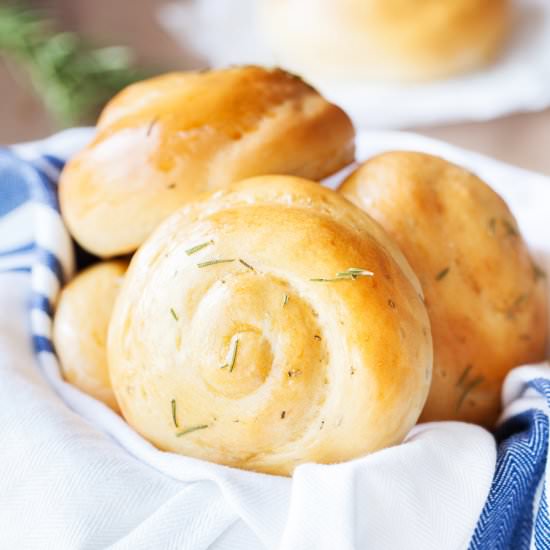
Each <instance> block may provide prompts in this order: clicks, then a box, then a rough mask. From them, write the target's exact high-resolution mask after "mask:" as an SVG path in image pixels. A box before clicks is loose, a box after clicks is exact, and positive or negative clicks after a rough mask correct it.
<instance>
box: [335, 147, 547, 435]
mask: <svg viewBox="0 0 550 550" xmlns="http://www.w3.org/2000/svg"><path fill="white" fill-rule="evenodd" d="M340 191H341V192H342V193H343V194H344V196H346V197H347V198H348V199H350V200H351V201H353V202H354V203H355V204H357V205H358V206H360V207H361V208H363V209H364V210H365V211H366V212H367V213H369V214H370V215H371V216H372V217H373V218H374V219H376V220H377V221H378V222H379V223H380V224H381V225H382V227H384V229H386V231H387V232H388V233H389V234H390V236H392V237H393V238H394V239H395V241H396V242H397V243H398V244H399V246H400V247H401V250H402V251H403V253H404V254H405V256H406V257H407V259H408V260H409V262H410V264H411V266H412V267H413V269H414V270H415V272H416V274H417V275H418V277H419V278H420V282H421V284H422V287H423V289H424V292H425V297H426V305H427V308H428V313H429V316H430V321H431V326H432V334H433V341H434V374H433V382H432V388H431V391H430V395H429V397H428V401H427V403H426V408H425V409H424V412H423V413H422V417H421V419H422V420H424V421H429V420H447V419H454V420H465V421H469V422H476V423H479V424H484V425H486V426H491V425H492V424H493V423H494V421H495V420H496V417H497V414H498V412H499V409H500V391H501V386H502V382H503V379H504V377H505V376H506V374H507V372H508V371H509V370H510V369H511V368H512V367H515V366H517V365H521V364H524V363H532V362H537V361H539V360H542V359H544V357H545V347H546V338H547V333H548V313H547V302H546V290H545V286H546V285H545V278H544V276H543V273H542V271H541V270H540V269H539V268H538V267H537V266H536V264H535V263H534V262H533V259H532V258H531V256H530V254H529V251H528V249H527V246H526V244H525V242H524V241H523V239H522V237H521V235H520V233H519V230H518V226H517V223H516V220H515V219H514V217H513V215H512V213H511V212H510V210H509V209H508V207H507V206H506V204H505V203H504V201H503V200H502V199H501V198H500V197H499V196H498V195H497V194H496V193H495V192H494V191H493V190H492V189H490V188H489V186H488V185H486V184H485V183H484V182H483V181H481V180H480V179H479V178H478V177H476V176H475V175H474V174H471V173H470V172H468V171H466V170H464V169H462V168H460V167H458V166H455V165H453V164H451V163H449V162H447V161H445V160H443V159H440V158H437V157H433V156H430V155H425V154H421V153H409V152H393V153H385V154H382V155H379V156H377V157H374V158H372V159H371V160H369V161H367V162H366V163H365V164H363V165H362V166H361V167H360V168H358V169H357V170H356V171H355V172H354V173H353V174H351V175H350V177H349V178H348V179H347V180H346V181H345V182H344V183H343V185H342V187H341V188H340Z"/></svg>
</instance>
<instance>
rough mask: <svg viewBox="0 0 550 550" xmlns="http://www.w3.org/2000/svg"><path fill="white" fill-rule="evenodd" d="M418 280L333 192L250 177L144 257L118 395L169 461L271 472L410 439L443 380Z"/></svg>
mask: <svg viewBox="0 0 550 550" xmlns="http://www.w3.org/2000/svg"><path fill="white" fill-rule="evenodd" d="M420 293H421V289H420V285H419V284H418V281H417V279H416V277H415V275H414V274H413V272H412V270H411V268H410V267H409V265H408V264H407V262H406V260H405V259H404V257H403V256H402V255H401V253H400V252H399V251H398V249H397V248H396V246H395V245H394V244H393V243H392V242H391V241H390V239H389V238H388V237H387V236H386V234H385V233H384V232H383V231H382V230H381V228H380V227H379V226H378V225H377V224H376V223H375V222H373V221H372V220H371V219H370V218H369V217H368V216H367V215H366V214H365V213H364V212H362V211H361V210H360V209H358V208H356V207H355V206H353V205H352V204H351V203H349V202H348V201H346V200H345V199H343V198H342V197H340V196H339V195H338V194H337V193H335V192H334V191H331V190H329V189H325V188H323V187H321V186H319V185H317V184H315V183H313V182H309V181H307V180H303V179H300V178H295V177H289V176H264V177H257V178H252V179H249V180H246V181H243V182H241V183H239V184H235V185H233V186H231V187H230V188H229V189H226V190H222V191H219V192H217V193H214V194H212V195H211V196H210V197H208V198H205V199H202V200H200V201H198V202H195V203H194V204H190V205H188V206H187V207H185V208H183V209H182V210H180V211H178V212H177V213H175V214H174V215H173V216H171V217H170V218H169V219H168V220H167V221H165V222H164V223H163V224H162V225H161V226H160V227H159V228H158V229H157V230H156V231H155V232H154V233H153V235H152V236H151V237H150V238H149V239H148V240H147V241H146V243H145V244H144V245H143V246H142V247H141V248H140V249H139V250H138V252H137V254H136V255H135V256H134V258H133V260H132V263H131V265H130V269H129V271H128V274H127V277H126V279H125V282H124V284H123V287H122V290H121V293H120V295H119V297H118V299H117V302H116V304H115V308H114V311H113V317H112V319H111V323H110V327H109V338H108V357H109V369H110V373H111V379H112V383H113V389H114V391H115V393H116V396H117V400H118V402H119V404H120V407H121V410H122V413H123V415H124V417H125V419H126V420H127V421H128V423H129V424H130V425H131V426H133V427H134V428H135V429H136V430H137V431H138V432H139V433H141V434H142V435H143V436H144V437H146V438H147V439H149V440H150V441H152V442H153V443H154V444H155V445H156V446H158V447H159V448H161V449H164V450H168V451H173V452H177V453H181V454H185V455H189V456H193V457H197V458H202V459H205V460H209V461H213V462H217V463H220V464H226V465H230V466H236V467H239V468H246V469H250V470H256V471H259V472H268V473H272V474H282V475H289V474H291V473H292V471H293V470H294V468H295V467H296V466H297V465H298V464H301V463H304V462H308V461H315V462H321V463H331V462H338V461H343V460H347V459H351V458H354V457H358V456H361V455H363V454H365V453H369V452H371V451H375V450H377V449H380V448H382V447H385V446H388V445H393V444H395V443H398V442H400V441H401V440H402V438H403V437H404V435H405V434H406V433H407V432H408V431H409V429H410V428H411V427H412V426H413V425H414V424H415V422H416V420H417V418H418V415H419V414H420V411H421V410H422V407H423V405H424V401H425V399H426V396H427V393H428V389H429V384H430V378H431V364H432V351H431V335H430V329H429V321H428V317H427V313H426V310H425V307H424V304H423V302H422V298H421V295H420Z"/></svg>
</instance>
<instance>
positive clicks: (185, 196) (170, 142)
mask: <svg viewBox="0 0 550 550" xmlns="http://www.w3.org/2000/svg"><path fill="white" fill-rule="evenodd" d="M353 155H354V130H353V126H352V124H351V122H350V120H349V118H348V116H347V115H346V114H345V113H344V112H343V111H342V110H341V109H339V108H338V107H336V106H335V105H332V104H331V103H329V102H328V101H326V100H325V99H324V98H323V97H321V96H320V95H319V94H318V93H317V92H316V91H315V90H314V89H313V88H312V87H310V86H309V85H307V84H306V83H304V82H303V81H302V80H300V79H299V78H297V77H295V76H292V75H290V74H289V73H286V72H284V71H281V70H278V69H274V70H268V69H263V68H260V67H236V68H231V69H225V70H217V71H208V72H188V73H172V74H167V75H164V76H160V77H157V78H152V79H150V80H146V81H143V82H140V83H137V84H134V85H132V86H130V87H128V88H127V89H126V90H124V91H122V92H121V93H120V94H118V95H117V96H116V97H115V98H114V99H113V100H112V101H111V102H110V103H109V104H108V105H107V107H106V108H105V110H104V111H103V113H102V115H101V117H100V119H99V122H98V125H97V134H96V137H95V139H94V140H93V141H92V143H91V144H90V145H89V146H88V147H86V148H85V149H84V150H83V151H82V152H81V153H80V154H78V155H76V156H75V157H74V158H73V159H72V160H71V161H70V162H69V163H68V165H67V167H66V168H65V169H64V171H63V173H62V176H61V181H60V184H59V195H60V201H61V210H62V214H63V217H64V219H65V222H66V224H67V226H68V228H69V230H70V231H71V233H72V235H73V236H74V237H75V239H76V240H77V241H78V242H79V243H80V244H81V245H82V246H83V247H84V248H86V249H87V250H89V251H91V252H93V253H95V254H96V255H99V256H102V257H109V256H114V255H119V254H124V253H128V252H131V251H133V250H135V249H136V248H137V247H138V246H139V245H140V244H141V243H142V242H143V241H144V240H145V238H146V237H147V236H148V235H149V234H150V233H151V231H152V230H153V229H154V228H155V227H156V226H157V225H158V223H159V222H161V221H162V220H164V218H166V217H167V216H168V215H169V214H171V213H172V212H174V211H175V210H177V209H178V208H180V207H181V206H182V205H184V204H186V203H187V202H189V201H190V200H193V199H194V198H195V197H196V196H197V195H198V194H200V193H202V192H204V191H212V190H215V189H218V188H223V187H225V186H226V185H228V184H229V183H231V182H233V181H236V180H239V179H242V178H245V177H249V176H255V175H260V174H270V173H276V174H292V175H297V176H303V177H307V178H311V179H314V180H317V179H321V178H323V177H325V176H327V175H329V174H331V173H333V172H335V171H337V170H338V169H340V168H341V167H343V166H345V165H346V164H348V163H349V162H351V161H352V160H353Z"/></svg>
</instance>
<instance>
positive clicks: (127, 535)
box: [0, 129, 550, 550]
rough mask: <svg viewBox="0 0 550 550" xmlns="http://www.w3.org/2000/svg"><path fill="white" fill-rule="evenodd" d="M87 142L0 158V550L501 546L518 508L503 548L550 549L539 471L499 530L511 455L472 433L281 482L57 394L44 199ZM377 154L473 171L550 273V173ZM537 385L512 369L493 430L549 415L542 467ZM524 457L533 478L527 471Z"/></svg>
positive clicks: (368, 148) (445, 428) (76, 138)
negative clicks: (517, 530) (532, 414)
mask: <svg viewBox="0 0 550 550" xmlns="http://www.w3.org/2000/svg"><path fill="white" fill-rule="evenodd" d="M90 135H91V130H88V129H80V130H71V131H67V132H64V133H62V134H59V135H57V136H54V137H53V138H50V139H49V140H45V141H43V142H38V143H34V144H29V145H24V146H18V147H15V148H13V149H12V151H11V152H1V151H0V153H2V155H3V156H2V155H0V442H1V444H0V467H1V471H2V474H1V475H0V549H4V548H5V549H12V548H17V549H23V550H26V549H29V550H33V549H40V550H42V549H50V548H52V549H73V548H74V549H80V548H82V549H88V548H89V549H94V550H96V549H103V548H110V549H114V550H122V549H132V550H136V549H143V550H150V549H153V550H155V549H159V550H160V549H162V550H165V549H190V550H191V549H192V550H202V549H229V550H231V549H240V550H241V549H247V550H248V549H251V550H253V549H265V548H267V549H279V550H301V549H305V550H307V549H316V550H317V549H319V550H324V549H327V550H329V549H330V550H332V549H336V548H338V549H341V550H347V549H350V550H351V549H363V548H364V549H369V550H371V549H372V550H379V549H394V548H407V549H417V548H418V549H422V550H430V549H434V550H436V549H437V550H442V549H443V550H445V549H452V550H455V549H457V550H458V549H463V548H467V547H468V546H469V547H470V548H476V549H477V548H509V547H512V546H510V540H512V539H511V538H510V537H511V536H512V535H510V534H509V533H507V534H505V535H502V536H501V538H499V539H498V540H499V541H501V540H502V541H504V542H502V543H499V544H496V543H495V545H492V544H491V541H492V540H495V541H496V540H497V539H496V538H495V537H496V535H493V534H492V533H493V531H491V529H493V530H495V532H497V533H502V532H504V531H505V528H504V527H502V526H500V525H498V523H497V522H496V521H495V517H503V518H506V520H507V522H508V523H510V522H512V525H515V524H514V523H513V521H516V520H515V519H514V518H517V514H516V512H517V513H519V510H520V508H522V509H524V508H525V507H527V508H529V514H528V515H529V518H532V519H531V520H530V521H531V523H532V525H531V524H530V525H529V528H528V529H527V530H526V529H523V530H522V533H524V534H525V533H526V534H525V536H524V539H523V542H522V544H521V545H519V546H514V548H529V544H531V543H532V544H533V545H534V546H533V547H535V548H537V550H539V549H546V548H549V546H548V545H550V536H548V538H546V533H548V534H550V527H548V526H549V525H550V523H546V522H547V520H548V508H547V497H546V496H545V495H548V494H550V491H548V490H547V489H545V488H544V484H545V483H548V479H549V477H550V476H549V475H546V476H543V474H542V473H541V472H539V473H538V474H537V476H538V477H536V478H535V477H533V475H534V474H533V475H532V476H531V478H529V479H534V480H535V481H536V484H537V492H536V495H534V496H533V498H532V499H531V498H529V499H528V500H526V499H525V498H524V496H522V495H523V494H524V493H522V492H521V491H518V495H519V497H518V498H517V499H516V500H517V503H515V504H514V505H513V506H507V507H506V509H510V510H512V513H513V514H516V516H512V519H511V520H509V519H508V517H509V516H507V515H506V514H509V513H510V511H509V510H507V511H506V510H505V507H504V505H503V500H502V498H503V497H502V495H503V494H504V493H506V491H502V490H501V485H498V484H497V483H496V482H497V481H498V480H499V479H500V480H502V479H504V487H505V488H506V487H507V485H506V481H507V479H508V478H507V477H506V475H504V474H502V472H505V468H500V469H499V467H498V466H499V463H501V464H502V463H505V462H506V460H507V457H508V456H509V455H505V454H503V453H500V452H499V454H498V456H497V440H495V438H494V437H493V435H492V434H490V433H489V432H488V431H486V430H484V429H482V428H480V427H477V426H474V425H469V424H464V423H458V422H441V423H430V424H422V425H419V426H417V427H415V428H414V429H413V430H412V431H411V433H410V434H409V435H408V437H407V439H406V441H405V442H404V443H403V444H402V445H399V446H396V447H392V448H389V449H385V450H383V451H380V452H377V453H374V454H372V455H370V456H367V457H364V458H361V459H358V460H354V461H351V462H348V463H343V464H338V465H330V466H326V465H315V464H306V465H303V466H300V467H299V468H298V469H297V470H296V472H295V475H294V477H293V478H292V479H290V478H283V477H277V476H269V475H263V474H256V473H253V472H246V471H241V470H237V469H232V468H227V467H224V466H219V465H216V464H210V463H206V462H203V461H200V460H196V459H192V458H188V457H183V456H178V455H175V454H171V453H166V452H162V451H159V450H157V449H156V448H154V447H153V446H152V445H151V444H149V443H148V442H147V441H145V440H144V439H143V438H141V437H140V436H139V435H138V434H137V433H136V432H135V431H133V430H132V429H131V428H130V427H129V426H128V425H127V424H126V423H125V422H124V421H123V420H122V419H121V418H120V417H119V416H117V415H116V414H115V413H113V412H112V411H111V410H110V409H108V408H107V407H106V406H104V405H103V404H102V403H100V402H98V401H96V400H94V399H93V398H91V397H89V396H87V395H84V394H82V393H81V392H79V391H78V390H77V389H75V388H74V387H72V386H70V385H69V384H67V383H65V382H64V381H63V380H62V378H61V376H60V373H59V368H58V365H57V361H56V359H55V355H54V353H53V350H52V349H51V344H48V342H49V336H50V330H51V317H50V313H51V311H50V310H51V308H52V306H53V305H54V302H55V296H56V294H57V292H58V289H59V281H58V278H56V276H54V274H55V273H57V274H59V277H61V276H62V275H63V273H65V274H66V275H68V274H70V272H71V270H72V263H73V258H72V250H71V247H70V243H69V242H68V240H67V235H66V233H65V231H64V228H63V226H62V224H61V220H60V218H59V215H58V213H57V212H56V210H55V208H52V207H51V206H48V204H49V201H54V203H55V183H54V182H55V181H56V180H57V175H58V172H59V168H60V166H61V164H62V160H63V159H65V158H67V157H69V156H70V155H71V154H72V153H73V152H74V151H76V150H78V149H79V148H80V147H82V145H83V144H84V143H85V142H86V141H87V140H88V139H89V137H90ZM386 149H415V150H428V151H432V152H436V153H438V154H440V155H442V156H444V157H447V158H449V159H451V160H454V161H457V162H460V163H462V164H464V165H466V166H469V167H471V168H472V169H474V170H476V171H477V172H478V173H479V174H480V175H481V176H482V177H484V178H485V179H487V181H489V182H490V183H491V184H492V185H494V186H495V187H496V188H497V190H498V191H499V192H500V193H501V194H503V195H504V196H505V198H506V199H507V200H508V201H509V203H510V205H511V207H512V209H513V211H514V213H515V214H516V215H517V217H518V219H519V223H520V226H521V228H522V230H523V232H524V234H525V236H526V237H527V239H528V241H529V242H530V243H531V244H532V246H533V247H534V249H535V250H536V252H537V253H538V256H539V260H541V263H542V261H545V262H546V265H545V267H546V269H548V267H549V264H550V262H549V261H548V260H549V259H550V227H549V224H548V214H549V205H550V181H549V180H548V179H547V178H544V177H543V176H539V175H536V174H531V173H528V172H525V171H522V170H519V169H515V168H512V167H509V166H506V165H503V164H501V163H497V162H495V161H492V160H490V159H486V158H484V157H481V156H478V155H475V154H472V153H468V152H466V151H462V150H459V149H456V148H453V147H451V146H448V145H445V144H442V143H439V142H435V141H432V140H428V139H425V138H421V137H419V136H415V135H412V134H399V133H392V132H386V133H383V132H369V133H363V134H361V135H360V136H359V140H358V158H367V157H369V156H371V155H372V154H375V153H377V152H379V151H382V150H386ZM24 161H27V162H24ZM27 163H28V164H27ZM20 165H21V166H20ZM23 165H25V166H32V167H33V169H34V170H35V171H36V173H37V174H38V175H39V176H40V177H41V178H42V183H44V182H50V183H51V186H50V187H47V186H46V187H47V189H46V191H47V193H50V195H48V197H47V200H45V199H44V197H37V196H36V195H33V191H32V189H31V191H30V192H29V196H25V193H26V191H21V196H19V195H17V193H18V192H19V190H20V187H19V184H21V181H20V179H21V178H22V177H23V176H26V173H25V170H26V168H25V166H23ZM10 170H11V171H12V172H13V174H12V172H10ZM17 170H19V172H18V171H17ZM343 173H345V172H343ZM343 173H342V174H340V175H339V176H337V177H335V178H332V179H331V181H330V182H328V184H332V185H334V184H335V183H336V182H337V181H338V179H339V178H341V177H342V175H343ZM32 177H34V176H32V175H29V178H31V179H32ZM18 178H19V179H18ZM31 187H32V186H31ZM52 204H53V203H52ZM28 243H35V244H34V246H29V245H28ZM40 258H41V259H40ZM29 302H31V303H30V304H29ZM29 305H30V310H29ZM548 379H550V367H548V366H538V367H525V368H520V369H516V370H515V371H513V372H512V373H511V374H510V375H509V377H508V379H507V382H506V385H505V388H504V404H505V405H506V406H507V409H506V412H505V416H504V417H503V419H506V418H512V419H514V418H519V417H521V415H522V414H524V413H525V412H526V411H527V412H529V411H533V410H536V411H537V414H540V415H541V418H542V419H546V424H545V425H542V428H541V430H540V431H539V432H536V433H537V434H542V435H541V436H540V437H538V439H537V441H538V442H539V451H538V454H537V460H538V462H537V464H539V463H540V464H542V468H543V469H544V468H548V466H546V458H545V457H546V454H545V453H547V447H548V417H547V416H545V412H546V414H548V411H547V404H546V403H545V399H544V397H543V395H542V394H541V392H538V393H537V391H536V389H530V388H529V387H528V386H527V385H528V384H529V383H531V381H533V380H543V381H544V380H546V381H548ZM548 392H549V397H550V389H549V390H548ZM545 407H546V409H545ZM506 425H507V424H505V426H506ZM544 426H546V428H545V427H544ZM544 429H546V439H544ZM530 433H531V432H530ZM508 441H510V439H506V440H504V444H506V443H507V442H508ZM512 444H513V441H512ZM501 445H502V444H501ZM541 446H542V447H541ZM544 446H546V447H544ZM513 448H514V449H515V447H513ZM522 456H523V455H522ZM525 456H527V455H525ZM542 459H544V461H543V460H542ZM525 460H526V464H527V466H526V468H525V471H526V472H530V471H531V470H529V465H530V464H531V463H532V462H533V461H530V459H529V457H527V458H526V459H525ZM520 470H521V468H520ZM522 471H523V470H521V471H520V473H521V472H522ZM537 471H538V470H537ZM499 473H500V474H502V475H503V476H504V477H500V478H499V477H498V476H499ZM522 475H523V474H522ZM527 475H531V474H528V473H527V474H525V476H527ZM539 479H540V481H539ZM545 480H546V481H545ZM520 481H521V480H520ZM508 486H511V485H508ZM545 491H546V493H545ZM520 497H521V498H520ZM514 502H515V501H514ZM520 505H521V506H520ZM545 506H546V509H545V510H546V511H544V507H545ZM499 507H500V508H499ZM501 509H502V510H503V511H502V512H499V510H501ZM539 509H540V510H539ZM494 510H496V511H497V512H498V514H495V513H493V511H494ZM537 510H539V512H538V513H537ZM539 524H540V528H539V529H538V531H537V529H536V528H535V525H539ZM537 532H538V533H539V539H540V540H541V541H542V542H540V541H539V542H537V541H536V537H537ZM487 533H488V534H487ZM541 533H542V534H541ZM489 536H490V537H492V538H490V539H487V537H489ZM499 536H500V535H499ZM487 540H489V542H487ZM525 541H527V542H525ZM525 544H527V546H526V545H525Z"/></svg>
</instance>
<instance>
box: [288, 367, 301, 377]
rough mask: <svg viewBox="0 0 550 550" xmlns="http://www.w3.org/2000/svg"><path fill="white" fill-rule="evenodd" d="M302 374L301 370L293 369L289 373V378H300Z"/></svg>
mask: <svg viewBox="0 0 550 550" xmlns="http://www.w3.org/2000/svg"><path fill="white" fill-rule="evenodd" d="M300 374H302V371H301V370H300V369H292V370H289V371H288V372H287V375H288V377H289V378H293V377H294V376H300Z"/></svg>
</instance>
